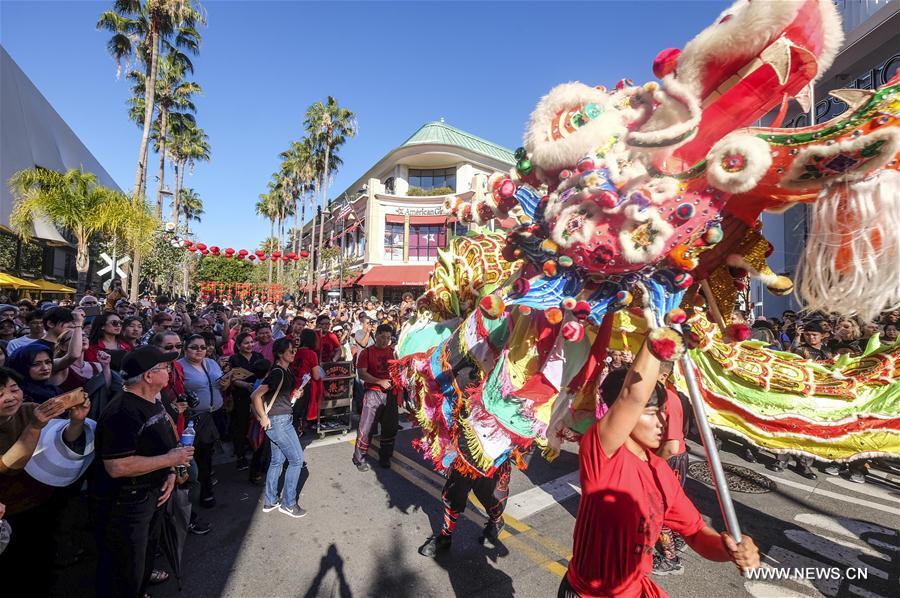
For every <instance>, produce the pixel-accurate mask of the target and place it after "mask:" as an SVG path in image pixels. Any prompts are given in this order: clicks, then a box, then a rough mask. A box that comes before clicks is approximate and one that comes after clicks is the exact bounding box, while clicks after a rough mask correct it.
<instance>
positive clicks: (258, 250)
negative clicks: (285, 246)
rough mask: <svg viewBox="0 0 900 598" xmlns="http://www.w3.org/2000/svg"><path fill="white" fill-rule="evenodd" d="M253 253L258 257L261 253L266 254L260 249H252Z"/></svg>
mask: <svg viewBox="0 0 900 598" xmlns="http://www.w3.org/2000/svg"><path fill="white" fill-rule="evenodd" d="M253 253H255V254H256V257H259V256H261V255H266V252H265V251H263V250H262V249H257V250H256V251H254V252H253Z"/></svg>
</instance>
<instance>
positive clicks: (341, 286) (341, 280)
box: [338, 218, 345, 305]
mask: <svg viewBox="0 0 900 598" xmlns="http://www.w3.org/2000/svg"><path fill="white" fill-rule="evenodd" d="M344 237H345V235H344V219H343V218H341V261H340V262H339V263H340V265H339V266H338V293H339V295H338V305H340V303H341V302H342V301H343V300H344Z"/></svg>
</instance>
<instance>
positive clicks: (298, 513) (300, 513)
mask: <svg viewBox="0 0 900 598" xmlns="http://www.w3.org/2000/svg"><path fill="white" fill-rule="evenodd" d="M278 512H279V513H284V514H285V515H288V516H290V517H293V518H294V519H300V518H301V517H304V516H305V515H306V509H304V508H301V507H300V505H294V506H293V507H290V508H288V509H285V508H284V506H279V507H278Z"/></svg>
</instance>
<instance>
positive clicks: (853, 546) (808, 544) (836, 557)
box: [784, 529, 888, 579]
mask: <svg viewBox="0 0 900 598" xmlns="http://www.w3.org/2000/svg"><path fill="white" fill-rule="evenodd" d="M784 535H785V536H786V537H787V538H788V539H789V540H792V541H793V542H796V543H797V544H798V545H800V546H803V547H804V548H806V549H807V550H809V551H810V552H814V553H816V554H820V555H822V556H824V557H826V558H828V559H830V560H832V561H837V562H839V563H845V564H848V565H850V566H852V567H859V568H860V569H867V570H868V571H869V573H871V574H873V575H875V576H876V577H880V578H882V579H887V578H888V574H887V571H882V570H881V569H878V568H876V567H873V566H871V565H869V564H868V563H866V562H865V561H863V560H862V559H861V558H859V555H860V553H861V554H865V555H866V556H870V557H873V558H876V559H884V555H882V554H881V553H880V552H878V551H877V550H873V549H872V548H871V547H870V546H868V545H866V544H858V543H855V542H848V541H847V540H843V539H841V538H835V537H832V536H825V535H821V536H817V535H816V534H813V533H810V532H808V531H806V530H798V529H789V530H786V531H785V532H784Z"/></svg>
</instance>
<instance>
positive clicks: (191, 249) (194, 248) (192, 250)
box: [187, 245, 197, 253]
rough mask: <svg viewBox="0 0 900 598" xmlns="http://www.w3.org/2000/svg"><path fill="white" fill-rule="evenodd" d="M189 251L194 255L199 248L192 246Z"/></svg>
mask: <svg viewBox="0 0 900 598" xmlns="http://www.w3.org/2000/svg"><path fill="white" fill-rule="evenodd" d="M187 250H188V251H190V252H191V253H194V252H195V251H197V248H196V247H194V246H193V245H192V246H190V247H188V248H187Z"/></svg>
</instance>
